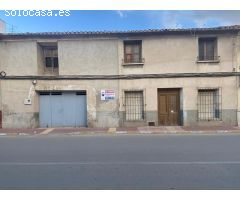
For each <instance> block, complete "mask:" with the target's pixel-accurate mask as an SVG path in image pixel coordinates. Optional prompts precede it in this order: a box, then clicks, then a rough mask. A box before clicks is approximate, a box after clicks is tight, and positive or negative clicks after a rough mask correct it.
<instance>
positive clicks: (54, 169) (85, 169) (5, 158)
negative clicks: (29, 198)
mask: <svg viewBox="0 0 240 200" xmlns="http://www.w3.org/2000/svg"><path fill="white" fill-rule="evenodd" d="M0 189H240V135H227V134H222V135H206V134H205V135H120V136H110V135H104V136H103V135H102V136H18V137H5V136H1V137H0Z"/></svg>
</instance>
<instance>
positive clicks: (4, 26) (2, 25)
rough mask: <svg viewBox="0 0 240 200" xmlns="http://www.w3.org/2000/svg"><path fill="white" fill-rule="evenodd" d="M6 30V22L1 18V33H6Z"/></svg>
mask: <svg viewBox="0 0 240 200" xmlns="http://www.w3.org/2000/svg"><path fill="white" fill-rule="evenodd" d="M5 32H6V23H5V22H4V21H3V20H2V19H0V33H5Z"/></svg>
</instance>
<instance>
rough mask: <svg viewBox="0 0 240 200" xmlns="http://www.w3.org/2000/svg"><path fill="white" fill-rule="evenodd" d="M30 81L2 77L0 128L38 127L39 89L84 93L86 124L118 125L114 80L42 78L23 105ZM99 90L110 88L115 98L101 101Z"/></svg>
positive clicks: (117, 101)
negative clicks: (0, 121)
mask: <svg viewBox="0 0 240 200" xmlns="http://www.w3.org/2000/svg"><path fill="white" fill-rule="evenodd" d="M32 86H33V84H32V81H31V80H2V81H1V88H2V90H1V94H2V95H1V97H2V111H3V127H5V128H7V127H8V128H9V127H12V128H22V127H38V126H39V94H38V92H39V91H79V90H86V92H87V119H88V126H89V127H115V126H118V121H119V118H118V105H119V99H118V81H111V80H106V81H102V80H98V81H97V80H96V81H87V80H85V81H84V80H82V81H69V80H66V81H64V80H62V81H44V80H42V81H41V80H38V81H37V84H36V85H35V86H34V88H33V90H32V92H31V95H30V96H31V99H32V104H31V105H24V99H25V98H27V97H28V94H29V91H30V88H31V87H32ZM101 89H113V90H114V91H115V92H116V98H115V100H109V101H101V100H100V99H101V96H100V93H101Z"/></svg>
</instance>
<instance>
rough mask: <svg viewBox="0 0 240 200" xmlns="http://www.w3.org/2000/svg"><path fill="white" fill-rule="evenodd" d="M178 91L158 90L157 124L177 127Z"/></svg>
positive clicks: (178, 111) (178, 110)
mask: <svg viewBox="0 0 240 200" xmlns="http://www.w3.org/2000/svg"><path fill="white" fill-rule="evenodd" d="M179 101H180V99H179V90H176V89H159V90H158V124H159V125H165V126H177V125H179V113H180V107H179V105H180V103H179Z"/></svg>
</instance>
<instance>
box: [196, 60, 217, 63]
mask: <svg viewBox="0 0 240 200" xmlns="http://www.w3.org/2000/svg"><path fill="white" fill-rule="evenodd" d="M197 63H220V60H197Z"/></svg>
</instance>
